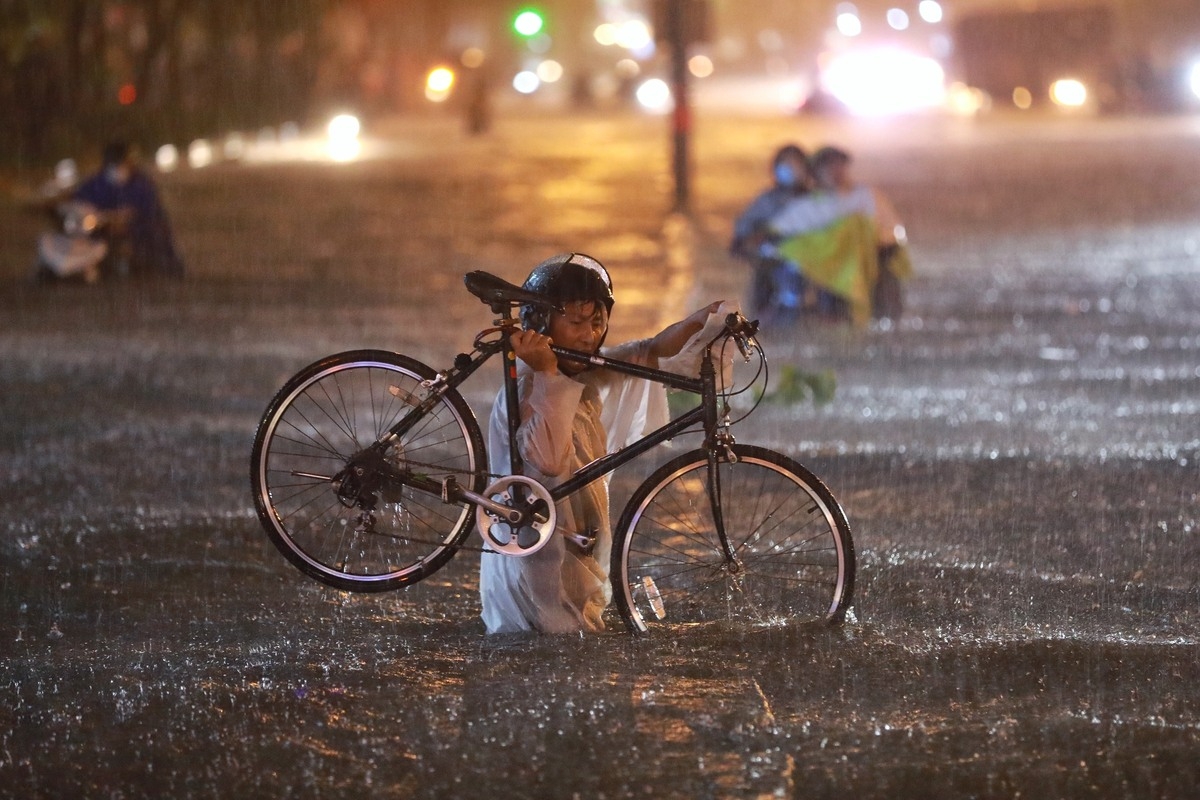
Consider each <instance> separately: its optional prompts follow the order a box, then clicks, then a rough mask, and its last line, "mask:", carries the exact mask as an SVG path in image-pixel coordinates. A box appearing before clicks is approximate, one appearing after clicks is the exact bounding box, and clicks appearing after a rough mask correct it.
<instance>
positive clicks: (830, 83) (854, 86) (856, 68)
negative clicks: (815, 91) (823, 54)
mask: <svg viewBox="0 0 1200 800" xmlns="http://www.w3.org/2000/svg"><path fill="white" fill-rule="evenodd" d="M821 84H822V85H823V86H824V88H825V90H826V91H827V92H829V93H830V94H831V95H833V96H834V97H835V98H837V99H838V100H840V101H841V102H842V103H843V104H844V105H845V106H846V107H847V108H848V109H850V111H851V112H853V113H855V114H860V115H864V116H874V115H880V114H900V113H908V112H913V111H921V110H926V109H933V108H938V107H941V106H942V105H943V104H944V103H945V101H946V85H945V84H946V75H945V72H944V71H943V70H942V67H941V65H940V64H938V62H937V61H935V60H934V59H932V58H929V57H928V56H922V55H918V54H916V53H911V52H908V51H906V50H899V49H896V48H877V49H870V50H856V51H852V52H848V53H842V54H841V55H837V56H834V57H833V58H832V59H830V61H829V63H828V64H827V65H826V66H825V68H824V70H823V71H822V73H821Z"/></svg>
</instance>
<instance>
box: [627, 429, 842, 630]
mask: <svg viewBox="0 0 1200 800" xmlns="http://www.w3.org/2000/svg"><path fill="white" fill-rule="evenodd" d="M733 452H734V453H735V454H736V455H737V459H738V460H737V461H736V462H729V461H722V462H721V463H720V464H719V466H718V473H719V476H718V477H719V480H718V482H717V486H718V492H719V498H718V503H719V506H720V509H721V514H722V516H723V518H724V520H725V532H726V535H727V538H728V540H729V548H730V551H731V552H732V554H733V559H732V560H730V559H729V558H727V556H726V552H725V548H724V547H722V545H721V543H720V541H718V537H717V533H716V524H715V522H714V520H713V504H712V503H711V502H710V499H709V497H710V495H709V480H708V477H709V476H708V455H707V452H706V451H705V450H694V451H692V452H690V453H685V454H683V455H681V456H679V457H678V458H676V459H674V460H672V461H670V462H668V463H667V464H665V465H663V466H662V467H660V468H659V469H658V470H657V471H655V473H654V474H653V475H651V476H650V477H649V478H647V479H646V480H645V481H644V482H643V483H642V484H641V486H639V487H638V488H637V490H636V491H635V492H634V494H633V496H632V497H631V498H630V500H629V503H628V504H627V505H626V506H625V510H624V512H623V513H622V514H621V520H620V522H619V523H618V525H617V531H616V534H615V538H614V542H613V555H612V580H613V597H614V599H615V600H616V606H617V609H618V611H620V613H621V616H622V618H623V619H624V620H625V623H626V625H627V626H628V627H629V629H630V630H631V631H633V632H635V633H645V632H647V631H649V630H650V629H652V628H653V627H655V626H660V625H688V624H698V623H705V622H715V621H728V622H733V623H735V624H748V625H774V624H784V623H797V622H799V623H803V622H817V621H820V622H840V621H841V620H842V619H843V617H844V615H845V613H846V609H848V608H849V606H850V601H851V596H852V594H853V590H854V567H855V562H854V544H853V541H852V540H851V537H850V525H849V523H848V522H847V521H846V515H845V513H844V512H843V511H842V508H841V506H839V505H838V502H837V500H836V499H834V496H833V494H832V493H831V492H830V491H829V489H828V488H827V487H826V486H825V484H823V483H822V482H821V481H820V480H819V479H818V478H817V477H816V476H815V475H813V474H812V473H811V472H809V471H808V470H807V469H805V468H804V467H803V466H801V465H800V464H798V463H796V462H795V461H793V460H792V459H790V458H788V457H787V456H784V455H782V454H780V453H776V452H774V451H771V450H767V449H765V448H761V447H754V446H751V445H734V446H733Z"/></svg>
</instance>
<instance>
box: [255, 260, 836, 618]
mask: <svg viewBox="0 0 1200 800" xmlns="http://www.w3.org/2000/svg"><path fill="white" fill-rule="evenodd" d="M465 283H466V287H467V289H468V290H469V291H470V292H471V293H472V294H473V295H475V296H476V297H477V298H479V299H480V300H481V301H482V302H484V303H485V304H486V305H488V306H489V308H490V309H491V311H492V313H493V314H494V315H496V318H495V319H494V321H493V327H490V328H487V329H484V330H483V331H481V332H480V333H479V334H477V335H476V337H475V339H474V342H473V348H472V351H471V352H470V353H460V354H459V355H458V356H457V357H455V359H454V363H453V366H451V367H450V368H448V369H444V370H440V371H435V370H433V369H432V368H430V367H428V366H426V365H425V364H423V363H421V362H420V361H417V360H415V359H413V358H409V357H408V356H405V355H402V354H399V353H394V352H389V351H383V350H354V351H349V352H344V353H339V354H336V355H331V356H328V357H327V358H324V359H322V360H320V361H317V362H315V363H313V364H311V365H309V366H308V367H306V368H304V369H302V370H301V371H300V372H299V373H297V374H296V375H295V376H294V377H292V378H291V379H290V380H288V381H287V382H286V383H285V384H284V386H283V387H282V388H281V389H280V390H279V391H278V392H277V393H276V395H275V397H274V398H273V399H272V400H271V402H270V404H269V405H268V406H267V409H266V411H265V412H264V414H263V417H262V420H261V421H260V423H259V425H258V429H257V431H256V433H255V438H254V446H253V450H252V454H251V465H250V467H251V468H250V479H251V484H252V488H253V493H254V503H255V508H256V511H257V514H258V517H259V519H260V521H261V522H262V524H263V527H264V529H265V530H266V532H267V534H268V536H269V537H270V539H271V541H272V542H273V543H274V544H275V546H276V547H277V548H278V549H279V550H280V552H282V554H283V555H284V556H285V557H286V558H287V559H288V560H289V561H290V562H291V563H292V564H293V565H295V566H296V567H298V568H299V569H300V570H301V571H303V572H304V573H305V574H307V575H309V576H310V577H312V578H315V579H316V580H318V581H321V582H323V583H325V584H327V585H329V586H332V587H335V588H338V589H343V590H349V591H358V592H376V591H385V590H391V589H398V588H400V587H403V586H408V585H411V584H414V583H416V582H418V581H420V580H422V579H424V578H426V577H428V576H429V575H431V574H433V573H434V572H436V571H437V570H438V569H440V568H441V567H443V566H444V565H445V564H446V563H447V562H448V561H449V560H450V559H451V558H453V556H454V555H455V553H456V552H457V551H458V550H460V549H463V548H464V547H465V545H464V542H465V540H466V539H467V537H468V536H469V534H470V532H471V530H472V529H475V530H477V531H478V532H479V533H480V535H481V537H482V538H483V540H484V542H485V546H484V547H482V548H479V549H481V550H483V551H484V552H485V555H483V556H482V557H484V558H504V557H514V558H519V557H522V556H523V555H529V554H531V553H533V552H536V551H537V549H539V548H540V547H541V546H543V545H544V544H545V543H546V542H547V541H548V540H549V537H550V536H552V535H555V519H556V515H555V509H554V506H555V503H556V502H557V501H559V500H561V499H563V498H565V497H567V496H569V495H570V494H571V493H572V492H575V491H578V490H579V489H581V488H583V487H584V486H586V485H588V484H589V483H591V482H592V481H595V480H598V479H600V478H602V477H604V476H606V475H608V474H609V473H611V472H612V471H613V470H615V469H617V468H618V467H620V466H622V465H624V464H626V463H628V462H630V461H632V460H633V459H635V458H637V457H638V456H640V455H642V454H643V453H645V452H647V451H648V450H650V449H651V448H653V447H655V446H656V445H658V444H661V443H663V442H666V441H668V440H671V439H674V438H675V437H677V436H680V435H683V434H685V433H695V432H703V434H704V438H703V442H702V444H701V446H700V447H698V448H696V449H693V450H690V451H688V452H686V453H683V454H682V455H679V456H677V457H675V458H673V459H671V460H670V461H668V462H667V463H665V464H663V465H662V466H660V467H659V468H658V469H657V470H655V471H654V472H653V473H652V474H651V475H650V476H649V477H648V478H646V479H645V480H644V481H643V482H642V483H641V484H640V485H639V486H638V487H637V488H636V490H635V491H634V492H633V494H632V495H631V497H630V499H629V501H628V502H627V504H626V505H625V508H624V511H623V513H622V514H621V516H620V519H619V521H618V523H617V525H616V527H615V528H614V531H613V547H612V560H611V570H610V579H611V582H612V589H613V598H614V601H615V606H616V608H617V610H618V612H619V613H620V615H621V618H622V619H623V620H624V622H625V624H626V626H627V627H628V628H629V630H630V631H633V632H635V633H645V632H647V631H649V630H651V629H652V628H654V627H655V626H659V625H666V624H672V625H674V624H692V623H704V622H709V621H716V620H721V619H732V620H738V621H747V622H750V623H754V624H774V623H781V622H795V621H823V622H828V623H838V622H841V621H842V620H843V619H844V616H845V614H846V612H847V610H848V608H849V606H850V603H851V598H852V595H853V588H854V574H855V557H854V545H853V541H852V539H851V534H850V526H849V523H848V522H847V520H846V515H845V513H844V512H843V510H842V508H841V506H840V505H839V504H838V502H837V500H836V499H835V498H834V496H833V494H832V492H830V490H829V489H828V488H827V487H826V486H825V484H824V483H822V482H821V480H820V479H818V478H817V477H816V476H815V475H813V474H812V473H811V472H809V471H808V470H807V469H806V468H805V467H803V466H801V465H800V464H798V463H797V462H795V461H793V460H792V459H791V458H789V457H787V456H785V455H783V454H781V453H778V452H775V451H772V450H769V449H767V448H764V447H757V446H753V445H747V444H739V443H736V442H735V440H734V437H733V435H732V433H731V432H730V428H731V426H732V424H733V423H732V422H731V421H730V414H731V406H730V403H729V400H730V397H731V396H732V394H734V393H737V392H743V391H746V387H742V388H737V387H730V386H726V385H725V383H724V380H723V377H722V376H723V372H724V371H723V370H718V368H717V366H716V364H715V362H714V351H716V353H717V356H716V357H718V358H721V359H724V357H725V355H724V354H725V348H726V347H727V346H728V345H729V343H730V342H733V344H734V345H735V346H736V347H737V348H738V350H739V351H740V353H741V355H742V357H743V359H744V361H745V362H746V363H749V362H750V360H751V358H752V357H753V356H757V358H758V360H759V363H758V371H757V372H756V373H755V378H754V380H753V381H751V382H752V383H753V382H755V381H757V380H758V376H759V375H762V376H763V380H764V382H765V373H766V356H765V354H764V353H763V350H762V348H761V346H760V344H759V343H758V341H757V340H756V339H755V334H756V332H757V326H758V324H757V322H752V321H749V320H747V319H745V318H744V317H742V316H741V315H740V314H730V315H728V317H727V318H726V319H725V320H724V322H725V325H724V328H723V329H722V331H721V332H720V334H719V335H718V336H716V337H715V338H714V339H712V341H709V342H707V343H706V344H705V347H704V350H703V358H702V361H701V368H700V374H699V376H698V377H692V376H687V375H681V374H676V373H672V372H667V371H664V370H660V369H654V368H649V367H645V366H640V365H637V364H632V363H628V362H623V361H618V360H614V359H610V358H606V357H605V356H603V355H600V354H596V353H585V352H580V351H574V350H569V349H566V348H562V347H558V346H553V350H554V351H555V352H556V353H557V354H558V356H559V357H560V358H567V359H571V360H575V361H579V362H583V363H588V364H591V365H593V366H594V367H597V368H605V369H611V370H616V371H618V372H621V373H623V374H626V375H631V376H634V377H638V378H644V379H647V380H650V381H655V382H657V383H660V384H663V385H665V386H666V387H668V388H671V389H676V390H681V391H686V392H691V393H693V394H695V395H698V396H699V398H700V402H699V404H698V405H696V406H695V407H694V408H692V409H690V410H688V411H685V412H683V413H681V414H679V415H678V416H677V417H675V418H674V419H671V420H670V421H668V422H667V423H666V424H664V425H662V426H661V427H658V428H656V429H654V430H653V431H651V432H649V433H647V434H646V435H644V436H643V437H642V438H640V439H638V440H637V441H635V442H633V443H632V444H630V445H628V446H627V447H625V448H623V449H621V450H618V451H616V452H613V453H610V454H608V455H606V456H603V457H601V458H599V459H597V460H595V461H593V462H592V463H590V464H586V465H584V466H583V467H581V468H580V469H579V470H577V471H576V472H575V473H574V474H573V475H571V476H570V477H569V478H567V479H566V480H564V481H563V482H562V483H560V484H558V485H557V486H553V487H547V486H543V485H542V484H541V483H539V482H537V481H534V480H533V479H531V478H528V477H526V476H524V475H522V474H521V472H522V465H521V459H520V454H519V453H518V452H516V449H515V447H510V453H509V460H510V465H511V470H510V473H511V474H509V475H503V476H495V475H489V474H488V472H487V467H486V464H487V459H486V458H485V450H484V441H483V437H482V434H481V432H480V428H479V424H478V422H477V421H476V419H475V416H474V414H473V413H472V411H471V408H470V406H469V405H468V404H467V402H466V401H465V400H464V399H463V397H462V395H461V394H460V393H459V391H458V387H459V386H461V385H462V384H463V383H464V382H465V381H466V380H467V379H468V378H470V376H471V375H473V374H474V373H475V372H476V370H478V369H479V368H480V367H481V366H482V365H483V364H484V363H485V362H486V361H488V360H489V359H490V358H492V357H493V356H495V355H497V354H503V362H504V363H503V369H502V373H503V391H504V397H505V403H506V404H507V408H508V409H509V410H510V412H509V414H508V419H509V426H510V436H509V441H510V442H515V441H517V437H516V435H515V433H516V428H517V426H518V425H519V424H520V414H519V413H518V412H517V409H518V408H519V406H518V402H517V381H516V357H515V355H514V353H513V350H512V347H511V344H510V336H511V335H512V333H513V332H514V331H516V330H518V329H519V325H520V322H519V320H518V318H517V316H516V310H517V309H519V307H520V306H522V305H524V304H535V305H538V306H540V307H542V308H552V307H553V306H552V304H550V303H548V302H547V300H546V299H545V298H544V297H542V296H540V295H537V294H533V293H531V292H528V291H525V290H523V289H522V288H521V287H518V286H515V285H513V284H511V283H508V282H507V281H504V280H502V279H501V278H498V277H496V276H494V275H490V274H488V273H486V272H479V271H476V272H471V273H468V274H467V275H466V276H465ZM748 385H749V384H748ZM755 405H756V404H755ZM752 410H753V406H752V407H751V409H750V411H752ZM750 411H747V412H746V414H745V415H743V416H742V417H740V418H739V419H738V420H737V421H740V419H742V418H744V416H746V415H748V414H749V413H750ZM489 479H490V481H491V483H490V485H488V486H485V482H488V481H489ZM561 533H562V535H566V536H567V537H568V538H570V539H572V540H573V541H574V542H575V544H576V545H578V546H580V547H583V548H587V547H589V546H590V545H591V544H592V543H593V541H594V536H593V535H592V533H591V532H586V531H566V532H561ZM472 549H474V548H472ZM488 551H494V552H488Z"/></svg>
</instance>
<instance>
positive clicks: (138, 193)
mask: <svg viewBox="0 0 1200 800" xmlns="http://www.w3.org/2000/svg"><path fill="white" fill-rule="evenodd" d="M103 156H104V157H103V164H102V166H101V168H100V170H99V171H98V172H96V173H95V174H94V175H92V176H91V177H89V178H87V179H86V180H85V181H84V182H83V183H82V184H80V185H79V187H78V188H77V189H76V190H75V191H74V193H73V199H75V200H76V201H80V202H84V203H89V204H91V205H92V206H94V207H95V208H96V209H97V210H98V211H100V212H102V213H103V214H105V215H106V217H107V219H108V222H109V224H108V226H107V229H106V231H105V235H106V238H107V240H108V243H109V246H110V248H111V249H112V250H113V252H112V254H111V256H110V257H111V263H112V265H113V267H114V271H116V272H117V273H118V274H126V273H128V274H131V275H154V274H157V275H165V276H169V277H173V278H181V277H183V273H184V264H183V260H182V259H181V258H180V257H179V253H178V252H177V251H176V249H175V240H174V236H173V235H172V232H171V223H170V218H169V217H168V216H167V211H166V208H164V207H163V204H162V201H161V199H160V198H159V194H158V188H157V187H156V186H155V185H154V181H153V180H152V179H151V178H150V176H149V175H148V174H147V173H146V171H145V170H143V169H141V167H139V166H138V164H137V161H136V159H135V158H134V156H133V151H132V150H131V149H130V147H129V145H128V144H127V143H125V142H120V141H118V142H111V143H109V144H108V145H106V146H105V148H104V154H103Z"/></svg>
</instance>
